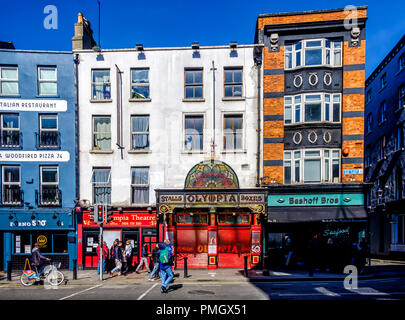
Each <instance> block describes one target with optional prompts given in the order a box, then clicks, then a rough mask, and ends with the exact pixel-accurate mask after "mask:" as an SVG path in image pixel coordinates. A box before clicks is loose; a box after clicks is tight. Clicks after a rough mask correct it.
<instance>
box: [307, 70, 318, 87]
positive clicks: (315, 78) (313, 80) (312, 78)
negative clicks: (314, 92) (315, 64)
mask: <svg viewBox="0 0 405 320" xmlns="http://www.w3.org/2000/svg"><path fill="white" fill-rule="evenodd" d="M308 81H309V84H310V85H311V86H316V85H317V84H318V81H319V79H318V75H317V74H316V73H311V74H310V76H309V79H308Z"/></svg>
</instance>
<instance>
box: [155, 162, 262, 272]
mask: <svg viewBox="0 0 405 320" xmlns="http://www.w3.org/2000/svg"><path fill="white" fill-rule="evenodd" d="M196 167H197V168H196ZM190 175H191V178H190ZM203 175H205V176H208V177H209V185H208V187H204V183H200V184H199V185H198V188H193V187H192V186H195V185H196V184H198V182H201V180H203V179H204V178H203V177H202V176H203ZM224 177H225V178H224ZM189 178H190V179H189ZM221 178H222V179H221ZM224 180H225V181H224ZM229 180H232V181H231V182H234V183H230V182H229ZM193 182H196V183H193ZM238 187H239V185H238V181H237V177H236V174H235V173H234V172H233V170H232V169H231V168H230V167H229V166H228V165H226V164H224V163H223V162H219V161H212V160H209V161H203V162H201V163H199V164H198V165H197V166H195V167H194V168H193V169H192V170H190V173H189V175H188V177H187V179H186V184H185V188H184V189H181V190H173V189H166V190H162V189H161V190H156V192H157V199H158V201H157V207H158V212H159V214H161V215H163V217H164V218H163V221H164V224H165V228H164V230H165V238H168V239H170V240H171V242H172V243H173V244H174V251H175V266H176V267H178V268H183V267H184V258H187V266H188V267H189V268H209V269H215V268H243V266H244V259H245V258H244V257H245V256H247V257H248V267H249V268H252V267H254V266H257V265H258V264H259V262H260V256H261V239H262V237H261V220H262V219H261V217H262V215H264V214H265V211H264V210H265V198H266V197H265V192H264V191H263V190H262V189H258V188H254V189H239V188H238Z"/></svg>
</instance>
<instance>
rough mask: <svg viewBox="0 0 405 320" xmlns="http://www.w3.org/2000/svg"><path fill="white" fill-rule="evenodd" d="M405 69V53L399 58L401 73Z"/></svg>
mask: <svg viewBox="0 0 405 320" xmlns="http://www.w3.org/2000/svg"><path fill="white" fill-rule="evenodd" d="M404 68H405V53H404V54H402V56H400V57H399V71H401V70H403V69H404Z"/></svg>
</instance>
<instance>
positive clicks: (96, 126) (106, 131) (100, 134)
mask: <svg viewBox="0 0 405 320" xmlns="http://www.w3.org/2000/svg"><path fill="white" fill-rule="evenodd" d="M93 150H111V117H110V116H94V117H93Z"/></svg>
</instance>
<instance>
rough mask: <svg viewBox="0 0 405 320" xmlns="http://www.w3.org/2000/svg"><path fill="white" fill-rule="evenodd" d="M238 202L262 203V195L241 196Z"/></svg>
mask: <svg viewBox="0 0 405 320" xmlns="http://www.w3.org/2000/svg"><path fill="white" fill-rule="evenodd" d="M240 202H264V195H261V194H258V195H250V194H241V195H240Z"/></svg>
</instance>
